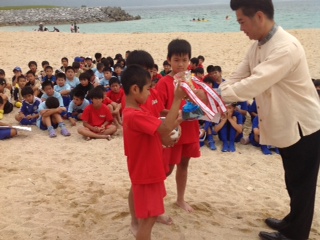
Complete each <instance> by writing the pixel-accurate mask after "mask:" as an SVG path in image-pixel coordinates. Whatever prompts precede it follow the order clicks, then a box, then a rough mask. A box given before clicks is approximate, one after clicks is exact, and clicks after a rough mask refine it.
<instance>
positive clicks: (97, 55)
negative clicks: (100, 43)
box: [94, 53, 102, 59]
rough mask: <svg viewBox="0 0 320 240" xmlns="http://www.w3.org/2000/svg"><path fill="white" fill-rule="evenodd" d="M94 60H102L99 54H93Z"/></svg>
mask: <svg viewBox="0 0 320 240" xmlns="http://www.w3.org/2000/svg"><path fill="white" fill-rule="evenodd" d="M94 58H95V59H99V58H102V54H101V53H96V54H94Z"/></svg>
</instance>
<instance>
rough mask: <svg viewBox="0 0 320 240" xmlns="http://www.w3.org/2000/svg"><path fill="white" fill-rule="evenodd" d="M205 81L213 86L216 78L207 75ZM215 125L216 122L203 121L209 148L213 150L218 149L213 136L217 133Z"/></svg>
mask: <svg viewBox="0 0 320 240" xmlns="http://www.w3.org/2000/svg"><path fill="white" fill-rule="evenodd" d="M203 82H204V83H205V84H207V85H208V86H209V87H210V88H212V87H213V84H214V80H213V78H212V77H206V78H205V79H203ZM214 125H215V123H213V122H210V121H203V124H202V128H203V129H204V130H205V132H206V138H207V141H208V144H209V148H210V149H211V150H216V149H217V147H216V144H215V141H214V138H213V135H214V134H216V133H215V130H214V128H213V127H214Z"/></svg>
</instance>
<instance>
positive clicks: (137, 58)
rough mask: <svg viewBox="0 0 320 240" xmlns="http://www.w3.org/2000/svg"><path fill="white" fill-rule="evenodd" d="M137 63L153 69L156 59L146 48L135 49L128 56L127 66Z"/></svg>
mask: <svg viewBox="0 0 320 240" xmlns="http://www.w3.org/2000/svg"><path fill="white" fill-rule="evenodd" d="M133 64H137V65H140V66H141V67H144V68H146V69H152V68H153V65H154V60H153V58H152V56H151V54H150V53H148V52H146V51H144V50H134V51H132V52H131V53H130V54H129V56H128V57H127V66H130V65H133Z"/></svg>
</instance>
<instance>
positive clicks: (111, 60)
mask: <svg viewBox="0 0 320 240" xmlns="http://www.w3.org/2000/svg"><path fill="white" fill-rule="evenodd" d="M106 59H107V60H108V61H109V64H110V67H113V65H114V61H113V58H112V57H110V56H109V57H107V58H106Z"/></svg>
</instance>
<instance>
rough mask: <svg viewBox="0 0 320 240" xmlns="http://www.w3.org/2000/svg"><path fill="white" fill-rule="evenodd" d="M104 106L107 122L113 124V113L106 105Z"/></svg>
mask: <svg viewBox="0 0 320 240" xmlns="http://www.w3.org/2000/svg"><path fill="white" fill-rule="evenodd" d="M104 106H105V112H106V121H108V122H109V123H112V122H113V116H112V113H111V111H110V109H109V108H108V107H107V106H106V105H104Z"/></svg>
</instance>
